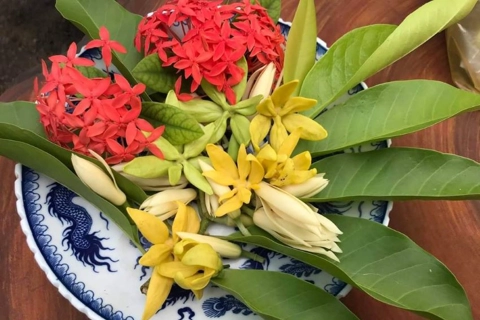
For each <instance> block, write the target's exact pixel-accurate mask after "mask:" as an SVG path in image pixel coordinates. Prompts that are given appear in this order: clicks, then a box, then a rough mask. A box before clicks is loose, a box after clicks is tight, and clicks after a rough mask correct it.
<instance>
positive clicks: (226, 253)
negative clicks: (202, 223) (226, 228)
mask: <svg viewBox="0 0 480 320" xmlns="http://www.w3.org/2000/svg"><path fill="white" fill-rule="evenodd" d="M177 235H178V236H179V237H180V238H181V239H184V240H185V239H190V240H193V241H196V242H198V243H206V244H209V245H211V246H212V248H213V250H215V251H216V252H217V253H218V254H219V255H220V256H222V257H224V258H230V259H235V258H238V257H240V255H241V254H242V248H241V247H240V246H239V245H238V244H235V243H232V242H230V241H227V240H223V239H218V238H216V237H210V236H205V235H201V234H196V233H188V232H177Z"/></svg>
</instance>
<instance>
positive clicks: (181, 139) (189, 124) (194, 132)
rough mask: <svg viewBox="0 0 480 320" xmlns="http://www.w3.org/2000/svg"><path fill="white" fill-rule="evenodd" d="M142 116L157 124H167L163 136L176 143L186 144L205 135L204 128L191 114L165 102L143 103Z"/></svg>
mask: <svg viewBox="0 0 480 320" xmlns="http://www.w3.org/2000/svg"><path fill="white" fill-rule="evenodd" d="M142 116H143V117H145V118H146V119H147V120H150V121H151V122H153V123H154V124H155V126H158V125H165V132H164V134H163V137H165V139H167V140H168V141H170V143H172V144H174V145H181V144H185V143H188V142H191V141H194V140H196V139H198V138H200V137H201V136H203V130H202V128H201V127H200V125H199V124H198V122H197V121H196V120H195V119H194V118H193V117H192V116H191V115H189V114H187V113H186V112H184V111H182V110H180V109H179V108H176V107H174V106H171V105H168V104H165V103H159V102H145V103H143V104H142Z"/></svg>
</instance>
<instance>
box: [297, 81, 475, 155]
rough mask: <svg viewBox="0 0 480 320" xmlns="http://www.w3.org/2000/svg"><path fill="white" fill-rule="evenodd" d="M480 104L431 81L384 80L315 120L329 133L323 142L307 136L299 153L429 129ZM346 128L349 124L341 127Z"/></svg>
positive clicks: (323, 151)
mask: <svg viewBox="0 0 480 320" xmlns="http://www.w3.org/2000/svg"><path fill="white" fill-rule="evenodd" d="M478 106H480V95H478V94H473V93H470V92H467V91H464V90H460V89H457V88H455V87H452V86H450V85H448V84H446V83H443V82H437V81H428V80H412V81H398V82H389V83H385V84H381V85H379V86H376V87H373V88H370V89H367V90H365V91H362V92H360V93H357V94H355V95H354V96H353V97H351V98H350V99H349V100H347V101H346V102H344V103H343V104H341V105H337V106H336V107H335V108H332V109H331V110H328V112H325V113H323V114H321V115H320V116H318V117H317V118H316V119H315V120H316V121H317V122H318V123H320V124H321V125H322V126H323V127H324V128H325V129H326V130H327V132H328V137H327V139H324V140H322V141H301V142H300V143H299V145H298V147H297V150H296V152H302V151H306V150H308V151H310V153H311V154H312V155H313V156H318V155H322V154H328V153H332V152H335V151H340V150H344V149H346V148H350V147H353V146H357V145H360V144H362V143H368V142H374V141H381V140H385V139H387V138H394V137H398V136H401V135H404V134H407V133H411V132H414V131H418V130H421V129H424V128H426V127H428V126H431V125H434V124H436V123H438V122H441V121H443V120H446V119H448V118H451V117H453V116H455V115H457V114H459V113H462V112H466V111H474V110H476V109H478ZM339 128H345V129H339Z"/></svg>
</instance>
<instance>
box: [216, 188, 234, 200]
mask: <svg viewBox="0 0 480 320" xmlns="http://www.w3.org/2000/svg"><path fill="white" fill-rule="evenodd" d="M237 192H238V190H237V189H236V188H235V189H232V190H230V191H229V192H227V193H224V194H222V195H221V196H220V197H219V198H218V202H222V201H225V200H227V199H230V198H231V197H233V196H235V195H236V194H237Z"/></svg>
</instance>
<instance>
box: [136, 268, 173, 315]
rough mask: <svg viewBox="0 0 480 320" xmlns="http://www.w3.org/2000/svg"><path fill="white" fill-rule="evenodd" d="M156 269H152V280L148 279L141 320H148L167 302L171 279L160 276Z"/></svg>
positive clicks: (171, 284)
mask: <svg viewBox="0 0 480 320" xmlns="http://www.w3.org/2000/svg"><path fill="white" fill-rule="evenodd" d="M157 268H158V267H157ZM157 268H155V269H153V273H152V278H151V279H150V285H149V286H148V291H147V301H146V303H145V308H144V311H143V315H142V320H149V319H150V318H151V317H153V316H154V315H155V313H156V312H157V311H158V310H159V309H160V308H161V307H162V305H163V303H164V302H165V300H167V297H168V294H169V293H170V290H171V289H172V286H173V279H169V278H166V277H163V276H161V275H160V273H158V270H157Z"/></svg>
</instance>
